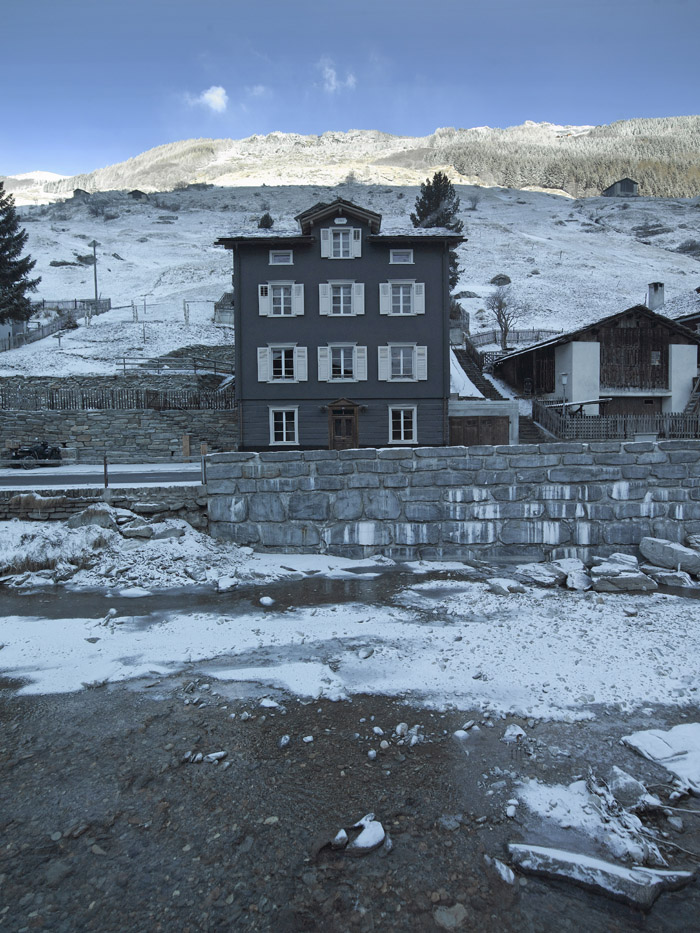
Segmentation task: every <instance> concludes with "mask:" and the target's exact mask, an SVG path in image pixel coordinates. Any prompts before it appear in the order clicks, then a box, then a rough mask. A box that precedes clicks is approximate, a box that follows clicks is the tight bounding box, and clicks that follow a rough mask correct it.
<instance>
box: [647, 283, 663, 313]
mask: <svg viewBox="0 0 700 933" xmlns="http://www.w3.org/2000/svg"><path fill="white" fill-rule="evenodd" d="M663 303H664V283H663V282H649V285H648V286H647V308H649V310H650V311H657V310H658V309H659V308H662V307H663Z"/></svg>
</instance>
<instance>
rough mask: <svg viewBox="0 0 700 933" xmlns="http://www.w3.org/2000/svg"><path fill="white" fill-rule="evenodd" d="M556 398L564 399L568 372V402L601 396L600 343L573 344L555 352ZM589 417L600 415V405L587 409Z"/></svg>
mask: <svg viewBox="0 0 700 933" xmlns="http://www.w3.org/2000/svg"><path fill="white" fill-rule="evenodd" d="M554 373H555V391H554V395H555V397H557V398H561V397H562V396H563V394H564V392H563V390H562V383H561V376H562V373H568V384H567V386H566V400H567V402H577V401H584V400H585V399H591V398H599V397H600V344H599V343H598V342H597V341H591V342H588V341H585V342H584V341H574V342H572V343H565V344H562V345H561V346H559V347H555V350H554ZM585 413H586V414H587V415H597V414H598V406H597V405H590V406H587V407H586V410H585Z"/></svg>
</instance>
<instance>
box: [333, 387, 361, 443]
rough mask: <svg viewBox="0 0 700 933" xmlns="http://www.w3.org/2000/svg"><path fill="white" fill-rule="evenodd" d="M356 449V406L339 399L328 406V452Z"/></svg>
mask: <svg viewBox="0 0 700 933" xmlns="http://www.w3.org/2000/svg"><path fill="white" fill-rule="evenodd" d="M353 447H357V405H355V404H353V402H349V401H347V400H346V399H341V400H340V401H339V402H335V403H334V404H333V405H329V406H328V448H329V450H350V449H351V448H353Z"/></svg>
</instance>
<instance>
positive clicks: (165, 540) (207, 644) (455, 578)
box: [0, 507, 700, 721]
mask: <svg viewBox="0 0 700 933" xmlns="http://www.w3.org/2000/svg"><path fill="white" fill-rule="evenodd" d="M101 511H102V514H103V518H102V519H100V521H101V522H102V524H100V525H97V524H85V525H80V524H77V522H78V520H77V519H76V522H74V523H73V524H77V527H73V528H68V527H66V526H64V525H62V524H60V523H37V522H22V521H13V522H6V523H3V524H2V525H1V526H0V572H2V573H4V574H13V576H12V578H11V579H10V578H8V577H5V578H4V582H5V583H6V584H8V585H10V586H11V589H10V590H8V591H6V592H12V591H13V590H14V591H15V592H22V593H25V594H27V596H29V594H31V592H32V591H33V590H34V589H35V588H36V586H37V585H43V586H44V587H45V586H51V585H52V584H59V586H60V585H61V584H63V587H64V589H59V590H58V591H57V592H58V594H59V598H60V599H61V600H62V601H63V602H64V603H65V602H66V601H69V600H70V593H71V592H78V591H81V590H85V589H93V590H97V591H99V592H102V593H103V594H104V604H103V605H104V610H103V611H102V610H98V617H97V618H95V617H90V618H85V617H81V616H80V615H78V616H77V617H69V618H60V619H55V618H54V619H51V620H47V619H46V618H43V617H41V615H37V616H36V617H32V616H22V617H18V616H16V615H8V616H6V617H5V618H3V619H2V620H0V643H2V644H3V649H2V653H1V655H0V668H2V670H3V672H4V673H5V674H6V675H9V676H13V677H20V678H26V679H27V680H28V684H27V686H26V687H25V688H24V690H25V691H26V692H39V693H41V692H63V691H70V690H77V689H80V687H81V685H83V684H86V683H93V682H96V681H98V682H99V681H122V680H128V679H132V678H135V677H139V676H154V675H156V674H157V675H165V674H169V673H173V672H176V671H178V670H181V669H182V668H183V666H185V665H192V664H197V665H198V666H199V667H200V669H201V670H203V671H204V672H205V673H206V674H208V675H209V676H215V677H217V678H219V679H221V680H231V681H240V682H245V683H250V682H252V683H256V684H259V683H262V684H265V685H268V686H269V687H277V688H282V689H284V690H287V691H290V692H291V693H294V694H298V695H301V696H306V697H321V696H324V697H328V698H333V699H337V698H341V697H345V696H351V695H353V694H358V693H370V694H372V693H376V694H384V695H388V696H410V697H411V698H412V699H414V700H415V701H417V702H424V703H427V704H428V705H431V706H450V705H453V706H456V707H458V708H465V709H467V708H482V709H484V710H487V709H488V710H495V711H499V712H512V713H518V714H520V715H522V716H526V717H527V716H532V717H538V718H557V719H563V720H569V721H574V720H579V719H586V718H590V717H593V716H595V708H596V705H597V704H602V705H603V706H605V707H606V708H607V709H610V708H616V709H619V710H621V711H630V710H632V709H638V708H641V707H646V706H648V705H652V704H665V705H678V706H685V705H690V704H694V703H696V702H697V696H698V695H697V690H698V682H697V657H698V656H699V654H700V625H698V622H700V601H697V600H691V599H686V598H680V597H675V596H668V595H663V594H653V595H649V596H639V595H632V594H604V595H603V594H600V593H592V592H591V593H583V592H572V591H567V590H563V589H559V588H549V589H540V588H536V587H534V586H524V587H520V588H519V589H521V590H522V592H518V593H509V594H508V595H504V596H499V595H496V594H495V593H494V592H492V591H491V589H490V587H489V585H488V584H487V583H486V582H483V573H482V574H481V575H475V573H474V571H470V569H469V568H466V567H465V566H464V565H462V564H436V563H427V562H426V563H423V562H419V563H415V564H411V565H408V566H409V569H410V570H412V571H413V574H412V576H409V577H402V578H401V581H400V584H398V585H396V586H395V587H394V586H392V585H391V580H392V577H386V578H385V579H386V580H387V587H386V594H387V595H386V597H382V598H379V599H378V598H377V596H376V584H374V581H376V579H377V576H378V574H380V573H381V572H382V571H384V570H387V569H388V568H391V567H392V566H393V562H392V561H389V560H387V559H383V558H378V559H375V560H366V561H359V562H357V561H356V562H352V561H348V560H346V559H342V558H335V557H329V556H324V555H288V554H284V555H281V554H275V555H261V554H255V553H253V552H252V551H251V550H250V549H249V548H238V547H235V546H233V545H228V544H223V543H219V542H216V541H213V540H212V539H211V538H209V537H208V536H207V535H203V534H200V533H198V532H196V531H194V530H193V529H192V528H190V526H188V525H187V524H186V523H185V522H181V521H168V522H159V523H155V524H152V525H151V526H150V528H151V529H152V531H151V532H149V533H150V534H151V537H150V538H144V537H141V534H142V533H143V527H144V524H145V523H143V522H142V520H139V519H136V517H135V516H133V515H131V514H130V513H126V512H125V511H123V510H110V509H107V508H104V507H102V509H101ZM105 516H106V517H105ZM116 522H119V523H120V524H119V525H118V526H117V525H116ZM117 528H118V529H119V530H117ZM125 529H130V530H129V531H128V532H127V531H125ZM127 533H128V534H129V535H130V537H124V535H125V534H127ZM440 570H442V571H445V572H446V573H449V575H450V579H422V576H423V575H425V574H427V573H430V572H432V571H440ZM319 577H320V578H327V579H328V578H330V579H335V580H351V581H356V582H357V581H366V582H367V585H368V586H370V585H372V586H373V589H372V590H371V592H370V591H368V596H367V600H366V601H364V600H363V599H362V598H361V597H360V598H359V599H358V598H357V595H356V594H355V595H354V596H353V598H352V600H350V601H348V602H343V601H342V599H339V601H338V602H337V603H331V604H327V603H324V602H323V601H321V602H319V601H314V600H313V599H311V600H308V602H307V603H306V604H304V593H305V581H312V582H313V581H314V579H317V578H319ZM394 579H395V578H394ZM281 582H284V583H285V587H284V594H285V595H284V596H281V595H280V590H279V586H278V584H280V583H281ZM172 587H176V588H181V587H189V588H193V587H196V588H198V592H200V593H201V594H202V598H203V600H206V599H207V597H208V596H211V594H215V593H217V592H218V593H225V594H227V598H226V601H224V600H223V599H218V601H217V599H216V598H212V599H210V600H209V602H207V605H206V607H203V608H202V609H201V610H199V609H198V610H196V611H172V610H167V611H158V608H157V607H158V602H157V596H158V594H159V593H161V594H162V593H163V592H164V591H166V590H167V589H168V588H172ZM241 588H243V589H242V593H240V592H237V591H240V590H241ZM295 591H296V592H297V593H298V600H296V601H295V597H294V593H295ZM270 593H274V594H275V596H274V597H273V596H270ZM153 594H155V597H154V599H153V600H151V601H149V600H148V599H145V601H142V599H141V598H145V597H148V596H149V595H153ZM124 597H133V599H134V602H133V605H134V608H133V610H132V609H127V610H124V609H123V608H122V609H120V610H119V611H115V610H111V602H110V601H111V600H121V599H122V598H124ZM297 603H298V604H297ZM120 605H123V603H121V602H120ZM69 614H70V613H69ZM144 616H146V617H147V618H144Z"/></svg>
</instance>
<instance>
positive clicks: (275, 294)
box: [258, 282, 304, 317]
mask: <svg viewBox="0 0 700 933" xmlns="http://www.w3.org/2000/svg"><path fill="white" fill-rule="evenodd" d="M258 313H259V314H260V315H261V317H295V316H297V315H300V314H303V313H304V286H303V285H302V284H300V283H297V282H263V283H261V284H260V285H258Z"/></svg>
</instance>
